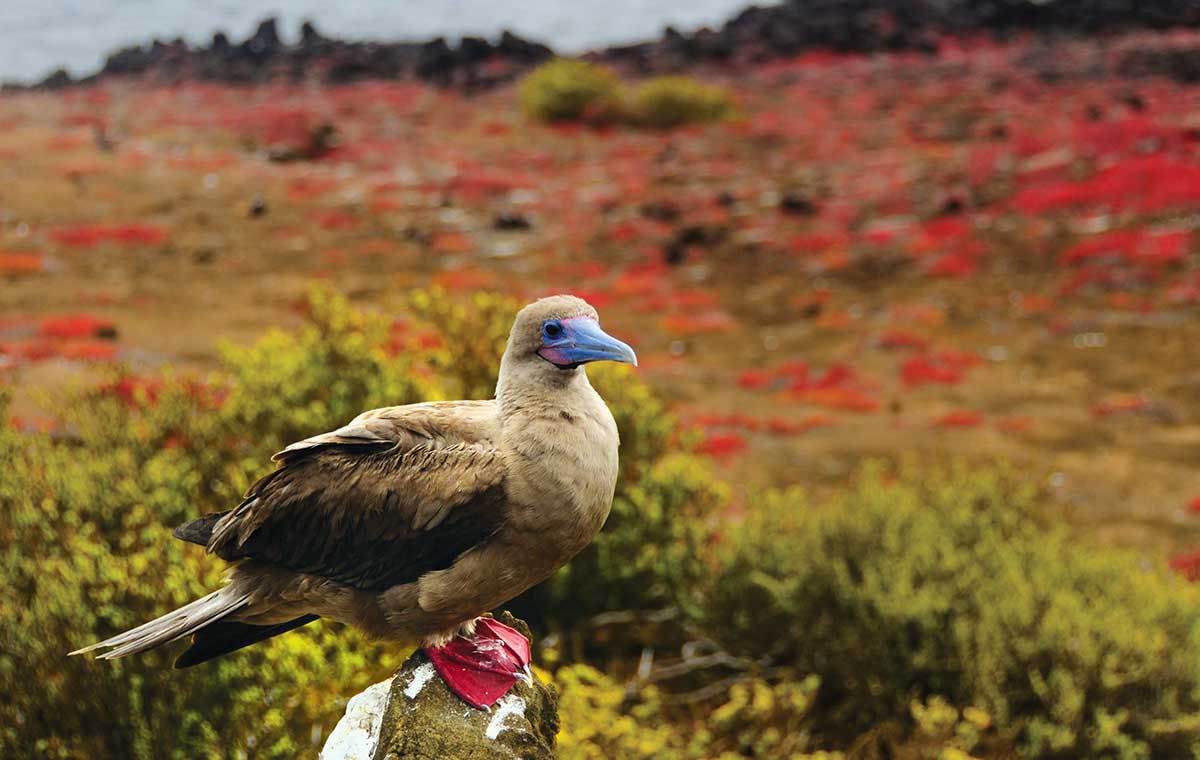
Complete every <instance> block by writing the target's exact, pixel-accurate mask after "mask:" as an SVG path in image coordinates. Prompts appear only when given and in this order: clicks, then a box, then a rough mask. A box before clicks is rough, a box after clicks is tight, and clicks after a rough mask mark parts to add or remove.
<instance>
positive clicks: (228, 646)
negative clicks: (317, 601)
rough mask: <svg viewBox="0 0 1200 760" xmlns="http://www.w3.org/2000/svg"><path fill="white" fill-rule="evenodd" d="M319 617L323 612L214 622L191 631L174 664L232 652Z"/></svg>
mask: <svg viewBox="0 0 1200 760" xmlns="http://www.w3.org/2000/svg"><path fill="white" fill-rule="evenodd" d="M318 617H320V616H319V615H301V616H300V617H298V618H294V619H292V620H289V621H287V622H286V623H276V624H275V625H251V624H249V623H238V622H233V621H220V622H217V623H213V624H212V625H208V626H205V627H204V628H201V629H200V630H198V631H196V632H195V633H194V634H192V645H191V647H189V648H188V649H187V651H185V652H184V653H183V654H181V655H179V659H177V660H175V667H177V668H190V667H191V666H193V665H199V664H200V663H202V662H208V661H209V660H211V659H213V658H214V657H220V656H221V655H225V654H229V653H230V652H233V651H236V650H238V649H241V648H242V647H248V646H250V645H251V644H257V643H258V642H260V641H266V640H267V639H269V638H271V637H273V636H278V635H279V634H281V633H287V632H288V631H290V630H293V629H295V628H299V627H300V626H302V625H308V624H309V623H311V622H312V621H314V620H316V619H317V618H318Z"/></svg>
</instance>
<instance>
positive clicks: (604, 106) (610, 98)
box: [521, 58, 621, 122]
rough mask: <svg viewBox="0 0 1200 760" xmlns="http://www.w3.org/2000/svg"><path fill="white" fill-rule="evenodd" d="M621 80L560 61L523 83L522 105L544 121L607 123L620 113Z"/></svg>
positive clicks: (594, 68) (570, 61) (573, 61)
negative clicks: (606, 121) (605, 121)
mask: <svg viewBox="0 0 1200 760" xmlns="http://www.w3.org/2000/svg"><path fill="white" fill-rule="evenodd" d="M620 90H621V80H620V79H618V78H617V75H616V74H614V73H613V72H612V71H610V70H609V69H607V68H605V67H604V66H600V65H598V64H595V63H588V62H587V61H580V60H577V59H573V58H557V59H555V60H553V61H549V62H548V63H544V64H542V65H541V66H539V67H537V68H536V69H534V70H533V72H531V73H530V74H529V75H528V76H527V77H525V80H524V81H523V82H522V83H521V105H522V107H523V108H524V109H525V112H526V113H527V114H529V115H530V116H532V117H533V118H535V119H538V120H540V121H552V122H553V121H579V120H588V121H604V120H609V119H612V118H613V117H615V116H616V115H617V114H618V113H619V111H620V103H621V97H620Z"/></svg>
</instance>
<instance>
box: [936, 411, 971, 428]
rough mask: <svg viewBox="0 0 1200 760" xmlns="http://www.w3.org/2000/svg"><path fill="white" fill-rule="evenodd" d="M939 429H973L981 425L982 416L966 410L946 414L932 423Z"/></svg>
mask: <svg viewBox="0 0 1200 760" xmlns="http://www.w3.org/2000/svg"><path fill="white" fill-rule="evenodd" d="M934 424H935V425H936V426H937V427H940V428H973V427H979V426H980V425H982V424H983V415H982V414H980V413H979V412H972V411H967V410H963V409H960V410H957V411H953V412H948V413H947V414H944V415H942V416H941V417H939V418H938V420H937V422H935V423H934Z"/></svg>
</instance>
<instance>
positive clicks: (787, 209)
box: [779, 192, 817, 216]
mask: <svg viewBox="0 0 1200 760" xmlns="http://www.w3.org/2000/svg"><path fill="white" fill-rule="evenodd" d="M779 210H780V211H783V212H784V213H785V214H795V215H797V216H811V215H813V214H815V213H816V211H817V206H816V204H815V203H813V202H812V201H811V200H809V199H808V196H806V195H802V194H801V193H796V192H787V193H784V194H783V197H782V198H780V199H779Z"/></svg>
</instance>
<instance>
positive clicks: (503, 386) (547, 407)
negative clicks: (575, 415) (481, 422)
mask: <svg viewBox="0 0 1200 760" xmlns="http://www.w3.org/2000/svg"><path fill="white" fill-rule="evenodd" d="M599 398H600V397H599V395H598V394H597V393H596V391H595V390H593V389H592V385H591V383H589V382H588V378H587V374H586V373H585V372H584V370H583V368H577V369H573V370H561V369H558V368H557V367H554V366H553V365H551V364H549V363H544V366H539V365H537V364H525V365H510V364H507V363H506V362H501V365H500V379H499V381H498V382H497V383H496V405H497V407H498V408H499V412H500V424H501V425H503V424H504V422H505V420H510V419H514V418H516V417H528V416H540V415H542V414H545V413H553V414H557V413H558V412H559V411H563V410H565V411H568V412H569V411H572V410H575V409H582V408H585V407H589V406H591V405H593V404H594V402H595V401H598V400H599ZM601 403H603V402H601Z"/></svg>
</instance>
